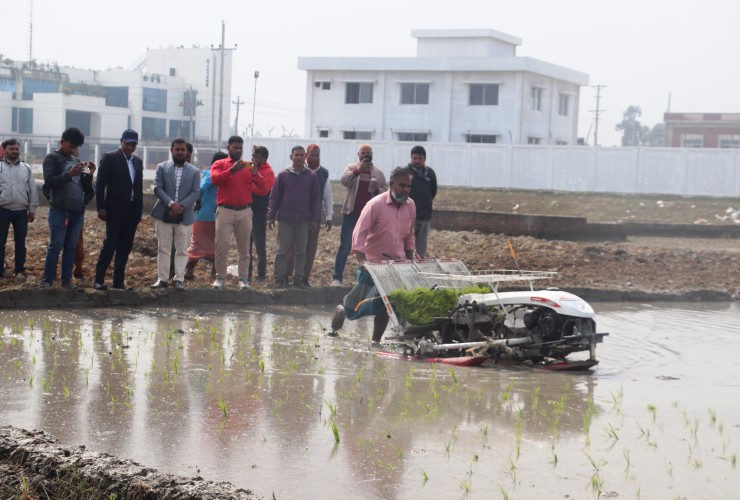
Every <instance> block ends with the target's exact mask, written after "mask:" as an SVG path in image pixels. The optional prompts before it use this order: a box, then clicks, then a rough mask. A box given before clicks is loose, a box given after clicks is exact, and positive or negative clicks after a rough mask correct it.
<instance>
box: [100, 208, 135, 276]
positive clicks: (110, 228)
mask: <svg viewBox="0 0 740 500" xmlns="http://www.w3.org/2000/svg"><path fill="white" fill-rule="evenodd" d="M122 212H123V213H116V214H115V215H113V214H112V213H111V211H110V210H108V211H107V213H108V217H107V220H106V221H105V239H104V240H103V248H101V249H100V256H98V262H97V264H95V283H104V282H105V273H106V272H107V271H108V267H110V263H111V261H113V284H114V285H123V282H124V279H125V277H126V263H127V262H128V256H129V254H130V253H131V248H133V246H134V236H136V228H137V226H138V225H139V221H138V220H137V217H136V206H135V204H134V202H133V201H132V202H130V203H129V206H128V207H125V208H124V209H123V210H122ZM114 255H115V260H114Z"/></svg>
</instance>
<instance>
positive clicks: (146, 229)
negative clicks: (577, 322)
mask: <svg viewBox="0 0 740 500" xmlns="http://www.w3.org/2000/svg"><path fill="white" fill-rule="evenodd" d="M337 196H338V195H335V198H336V197H337ZM571 198H572V199H571ZM652 198H655V197H637V196H623V197H614V196H607V195H593V194H592V195H586V194H579V195H567V194H562V193H559V194H558V193H537V192H500V191H499V192H491V191H490V190H458V189H446V190H444V191H442V192H441V193H440V195H439V197H438V201H437V202H436V204H437V205H438V206H439V207H440V208H444V209H448V210H449V209H455V208H457V209H460V210H461V209H466V210H469V209H471V208H475V207H478V208H479V209H482V210H485V209H487V208H502V207H500V206H498V205H496V207H489V205H486V203H487V202H486V200H489V201H490V202H491V203H493V202H494V201H496V202H497V203H498V204H499V205H500V204H501V203H504V204H506V203H507V202H508V203H509V204H511V203H514V202H517V201H518V203H516V204H515V205H513V206H511V207H508V208H507V209H506V211H512V210H514V208H516V210H515V211H517V212H518V213H524V210H525V209H529V210H531V213H544V214H550V215H579V216H586V217H589V215H594V216H595V219H593V218H591V217H589V221H601V222H603V221H617V220H624V218H623V217H622V216H624V215H627V216H628V218H629V220H633V221H637V222H647V221H655V220H660V219H661V217H664V219H665V221H667V222H668V221H669V222H672V223H683V224H691V223H693V222H694V218H695V217H697V216H704V217H710V214H711V213H712V212H714V213H715V215H716V214H717V212H719V213H722V212H723V211H722V210H721V208H722V207H724V206H725V205H730V204H731V203H730V202H729V201H728V200H716V199H683V198H681V199H676V200H668V201H663V200H658V201H661V203H660V204H656V203H657V202H655V201H654V200H653V199H652ZM502 199H503V200H505V201H504V202H502V201H501V200H502ZM685 205H686V206H685ZM692 206H693V207H694V208H691V207H692ZM576 207H578V209H576ZM610 207H611V208H610ZM625 207H631V208H625ZM648 207H650V209H649V210H648ZM591 209H593V211H592V212H590V211H589V210H591ZM502 211H503V209H502ZM47 213H48V212H47V211H46V209H45V208H40V209H39V211H38V214H37V220H36V222H34V223H32V224H30V225H29V236H28V242H27V246H28V258H27V268H28V274H29V276H30V277H29V279H28V280H16V279H15V278H14V277H13V276H12V273H11V272H6V276H7V277H6V278H4V279H1V280H0V294H3V295H4V300H3V302H4V304H5V307H24V306H27V305H28V303H27V302H26V299H25V298H24V294H23V293H21V294H16V293H12V294H8V293H7V292H10V291H14V292H18V291H21V290H24V291H25V292H26V294H29V293H31V291H32V290H34V291H35V290H36V287H37V286H38V283H39V281H40V279H41V275H42V273H43V262H44V256H45V253H46V246H47V244H48V223H47ZM635 214H638V216H636V217H635ZM712 218H713V219H714V220H715V221H718V219H717V218H716V217H712ZM724 223H725V224H732V222H724ZM84 234H85V253H86V260H85V264H84V272H85V277H84V279H82V280H80V281H79V282H78V283H79V284H80V285H82V286H84V287H86V288H87V289H88V291H89V289H90V288H91V287H92V275H93V273H94V267H95V261H96V260H97V256H98V252H99V250H100V246H101V243H102V240H103V237H104V234H105V225H104V223H103V222H101V221H100V220H98V218H97V217H96V214H95V212H92V211H88V213H87V215H86V221H85V233H84ZM267 239H268V267H267V282H266V283H253V284H252V287H253V292H271V291H272V287H273V282H274V279H273V264H274V256H275V252H276V245H275V233H274V232H268V238H267ZM508 239H509V240H510V241H511V243H512V245H513V247H514V249H515V252H516V260H515V259H514V258H513V256H512V254H511V252H510V250H509V246H508V243H507V238H506V237H505V236H502V235H495V234H480V233H477V232H475V231H468V232H457V231H435V230H432V232H431V235H430V241H429V252H430V256H432V257H456V258H460V259H462V260H463V261H464V262H465V263H466V264H467V266H468V268H470V269H472V270H484V269H493V268H498V269H501V268H507V269H515V268H516V266H517V265H518V266H519V268H521V269H532V270H547V271H557V272H558V273H559V274H558V276H557V278H556V279H554V280H552V281H551V282H548V283H544V282H542V283H540V284H542V285H543V286H557V287H560V288H563V289H569V290H573V291H577V293H578V292H584V294H585V297H584V298H587V300H589V299H590V300H596V299H599V300H602V299H603V300H660V299H671V298H673V300H681V299H683V300H729V299H731V298H735V299H737V298H740V274H739V273H735V272H734V270H735V269H737V268H738V264H740V242H738V240H736V239H714V240H700V239H679V238H645V237H638V238H635V237H631V238H629V239H628V241H626V242H618V243H615V242H598V241H596V242H594V241H590V242H573V241H556V240H539V239H536V238H531V237H512V238H508ZM338 246H339V228H338V227H334V228H332V229H331V230H330V231H328V232H326V231H323V232H322V234H321V236H320V240H319V248H318V252H317V256H316V260H315V263H314V269H313V273H312V275H311V283H312V284H313V285H314V286H316V287H325V286H328V285H329V284H330V283H331V273H332V269H333V267H334V257H335V254H336V250H337V247H338ZM6 248H7V253H6V268H7V269H9V270H10V271H12V265H13V264H12V263H13V260H12V259H13V245H12V241H9V242H8V245H7V246H6ZM156 254H157V241H156V237H155V234H154V224H153V220H152V219H151V218H150V217H148V216H145V217H144V219H143V220H142V223H141V225H140V226H139V230H138V233H137V236H136V241H135V244H134V250H133V252H132V254H131V257H130V260H129V265H128V267H127V278H126V279H127V282H128V284H129V285H130V286H133V287H134V288H135V289H136V292H138V294H136V292H134V294H136V295H139V296H140V299H139V300H140V301H141V300H149V298H148V297H149V296H148V294H149V288H148V287H149V285H150V284H152V283H153V282H154V281H156V275H155V268H156ZM229 260H230V262H232V263H234V262H236V251H235V249H233V248H232V251H231V255H230V259H229ZM354 267H355V261H354V258H353V257H350V259H349V261H348V265H347V269H346V271H345V279H344V282H345V284H346V285H348V286H349V285H350V284H351V283H352V281H353V271H354ZM107 282H108V284H110V271H109V276H108V278H107ZM57 283H58V281H57ZM211 283H212V278H211V274H210V264H209V263H207V262H203V263H201V264H199V265H198V267H197V268H196V279H195V280H193V281H189V282H187V283H186V286H188V288H189V289H190V293H189V294H188V295H189V297H188V298H187V299H186V300H185V299H184V297H181V298H179V299H177V300H185V302H198V301H199V296H201V298H202V299H203V300H205V301H206V302H208V301H209V300H210V299H208V295H207V294H206V295H203V294H204V292H206V290H209V291H210V285H211ZM227 286H229V287H231V288H236V278H235V277H231V278H230V279H229V280H227ZM196 289H197V291H196ZM4 291H5V292H6V293H3V292H4ZM129 293H131V292H129ZM170 294H172V290H171V289H170V290H168V291H167V292H165V294H164V295H170ZM9 295H11V296H12V297H11V296H9ZM86 295H88V296H91V297H92V296H95V297H96V298H95V299H90V301H91V305H106V303H107V304H109V305H115V304H117V303H121V302H120V301H121V300H123V299H121V298H120V293H109V294H108V295H109V297H110V299H105V298H104V297H98V296H104V294H102V293H98V292H96V293H92V292H90V293H87V294H86ZM162 295H163V294H162V293H159V292H158V293H157V294H154V295H152V296H151V297H154V299H155V300H157V299H159V298H160V297H161V296H162ZM278 295H279V294H278ZM116 296H118V297H119V298H117V299H116V298H114V297H116ZM13 297H15V298H13ZM225 298H227V296H222V299H225ZM328 298H329V300H330V301H334V300H335V299H334V295H333V294H329V297H328ZM5 299H7V300H5ZM131 300H132V299H126V300H125V301H124V302H123V303H126V304H128V303H130V302H131ZM317 300H323V299H322V298H321V297H315V300H310V301H311V302H316V301H317ZM19 301H20V302H19ZM238 301H239V302H244V300H238ZM173 302H174V299H173ZM39 305H40V306H42V305H45V306H46V307H53V305H52V304H39Z"/></svg>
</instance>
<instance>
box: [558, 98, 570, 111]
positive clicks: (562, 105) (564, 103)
mask: <svg viewBox="0 0 740 500" xmlns="http://www.w3.org/2000/svg"><path fill="white" fill-rule="evenodd" d="M569 104H570V96H569V95H568V94H560V98H559V99H558V114H559V115H560V116H568V105H569Z"/></svg>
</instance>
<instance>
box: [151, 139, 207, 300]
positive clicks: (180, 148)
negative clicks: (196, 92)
mask: <svg viewBox="0 0 740 500" xmlns="http://www.w3.org/2000/svg"><path fill="white" fill-rule="evenodd" d="M170 153H171V155H172V159H171V160H167V161H165V162H163V163H160V164H159V165H157V172H156V174H155V176H154V195H155V196H156V197H157V202H156V203H155V204H154V208H152V214H151V215H152V217H154V218H155V219H156V221H155V230H156V232H157V281H156V282H155V283H154V284H153V285H151V288H167V281H168V277H169V274H170V252H171V251H172V244H173V243H174V244H175V276H174V278H173V279H172V287H173V288H174V289H175V290H179V291H182V290H184V289H185V285H184V284H183V280H184V277H185V266H186V265H187V262H188V244H189V243H190V236H191V233H192V230H193V221H194V220H195V212H194V210H193V204H194V203H195V200H197V199H198V195H199V194H200V170H199V169H198V168H197V167H195V166H194V165H191V164H190V163H188V162H187V161H186V158H187V155H188V148H187V142H186V141H185V139H182V138H178V139H175V140H174V141H172V146H171V147H170Z"/></svg>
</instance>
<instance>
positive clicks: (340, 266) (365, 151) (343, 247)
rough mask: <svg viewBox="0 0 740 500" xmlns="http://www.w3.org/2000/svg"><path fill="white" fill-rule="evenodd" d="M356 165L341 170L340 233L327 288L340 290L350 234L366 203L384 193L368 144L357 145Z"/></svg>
mask: <svg viewBox="0 0 740 500" xmlns="http://www.w3.org/2000/svg"><path fill="white" fill-rule="evenodd" d="M357 158H358V161H357V163H350V164H349V165H347V166H346V167H344V172H343V173H342V179H341V182H342V185H343V186H345V187H346V188H347V194H346V196H345V198H344V205H342V229H341V232H340V236H339V249H337V256H336V259H335V260H334V272H333V273H332V282H331V286H342V280H343V278H344V267H345V265H346V264H347V257H349V252H350V250H352V231H354V230H355V225H357V220H358V219H359V218H360V214H361V213H362V209H363V208H365V205H366V204H367V202H368V201H370V199H372V198H373V197H374V196H376V195H378V194H380V193H382V192H384V191H386V190H387V189H388V187H387V185H386V182H385V175H384V174H383V172H382V171H381V170H380V169H379V168H378V167H376V166H375V165H374V164H373V148H372V146H370V144H361V145H360V147H359V148H358V149H357Z"/></svg>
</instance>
